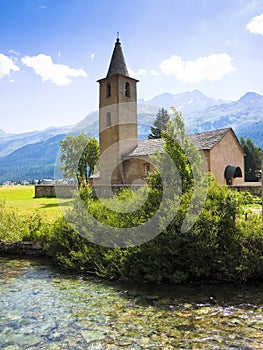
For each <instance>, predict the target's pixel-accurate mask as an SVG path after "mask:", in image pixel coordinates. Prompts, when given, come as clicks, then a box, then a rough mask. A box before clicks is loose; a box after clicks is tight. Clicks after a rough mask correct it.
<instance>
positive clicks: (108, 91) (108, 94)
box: [106, 83, 111, 97]
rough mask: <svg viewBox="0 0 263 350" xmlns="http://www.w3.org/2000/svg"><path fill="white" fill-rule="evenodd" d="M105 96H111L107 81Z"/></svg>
mask: <svg viewBox="0 0 263 350" xmlns="http://www.w3.org/2000/svg"><path fill="white" fill-rule="evenodd" d="M106 97H111V85H110V83H108V84H107V85H106Z"/></svg>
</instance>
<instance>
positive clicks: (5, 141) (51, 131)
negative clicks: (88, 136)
mask: <svg viewBox="0 0 263 350" xmlns="http://www.w3.org/2000/svg"><path fill="white" fill-rule="evenodd" d="M71 128H72V126H64V127H61V128H58V127H51V128H48V129H44V130H38V131H32V132H26V133H21V134H7V133H5V132H4V131H3V130H0V157H4V156H7V155H8V154H10V153H12V152H14V151H15V150H17V149H19V148H21V147H23V146H25V145H28V144H34V143H37V142H41V141H45V140H47V139H49V138H50V137H53V136H56V135H60V134H66V133H68V132H69V130H70V129H71ZM1 131H2V132H1Z"/></svg>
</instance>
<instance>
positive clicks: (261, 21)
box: [246, 13, 263, 35]
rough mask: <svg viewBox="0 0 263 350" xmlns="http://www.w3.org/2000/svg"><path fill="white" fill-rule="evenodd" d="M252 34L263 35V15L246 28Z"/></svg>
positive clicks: (251, 21)
mask: <svg viewBox="0 0 263 350" xmlns="http://www.w3.org/2000/svg"><path fill="white" fill-rule="evenodd" d="M246 28H247V30H249V31H250V33H254V34H261V35H263V13H261V15H259V16H256V17H253V18H252V19H251V20H250V22H249V23H248V24H247V26H246Z"/></svg>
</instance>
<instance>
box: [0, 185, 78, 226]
mask: <svg viewBox="0 0 263 350" xmlns="http://www.w3.org/2000/svg"><path fill="white" fill-rule="evenodd" d="M34 195H35V189H34V186H0V201H4V202H5V204H6V206H7V207H9V208H11V209H14V210H17V211H19V212H21V213H23V214H32V213H36V212H37V213H39V214H40V215H41V216H42V217H43V218H45V219H46V220H49V221H53V220H55V219H57V218H58V217H59V216H62V210H61V207H63V212H64V210H67V209H69V208H70V207H71V205H70V202H71V201H72V199H59V202H58V200H57V198H34Z"/></svg>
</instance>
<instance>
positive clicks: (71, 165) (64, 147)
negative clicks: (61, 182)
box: [60, 133, 99, 185]
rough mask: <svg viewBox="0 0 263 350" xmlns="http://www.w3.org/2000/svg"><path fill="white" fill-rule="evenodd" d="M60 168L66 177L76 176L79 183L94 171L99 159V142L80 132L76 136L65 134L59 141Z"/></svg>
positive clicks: (86, 179)
mask: <svg viewBox="0 0 263 350" xmlns="http://www.w3.org/2000/svg"><path fill="white" fill-rule="evenodd" d="M60 150H61V157H60V161H61V162H63V165H62V167H61V169H62V170H63V171H64V174H65V177H66V178H75V177H76V178H77V181H78V184H79V185H80V184H81V183H83V182H84V181H85V182H87V181H88V178H89V177H90V176H91V175H92V174H93V173H94V169H95V166H96V163H97V161H98V159H99V144H98V141H97V140H96V139H95V138H93V137H90V138H89V137H88V136H87V135H86V134H84V133H82V134H80V135H78V136H71V135H67V136H66V138H65V139H64V140H61V141H60Z"/></svg>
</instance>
